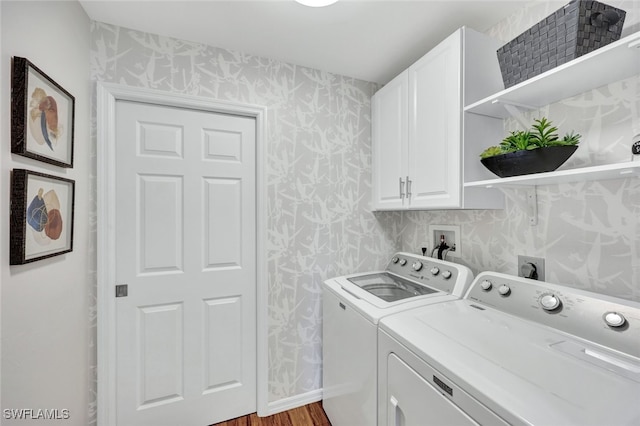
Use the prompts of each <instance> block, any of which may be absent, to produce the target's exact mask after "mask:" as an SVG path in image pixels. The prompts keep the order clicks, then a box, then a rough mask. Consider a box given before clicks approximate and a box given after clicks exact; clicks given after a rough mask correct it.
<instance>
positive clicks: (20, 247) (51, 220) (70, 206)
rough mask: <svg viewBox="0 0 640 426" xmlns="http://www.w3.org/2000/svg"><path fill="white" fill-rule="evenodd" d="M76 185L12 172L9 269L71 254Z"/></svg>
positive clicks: (20, 171)
mask: <svg viewBox="0 0 640 426" xmlns="http://www.w3.org/2000/svg"><path fill="white" fill-rule="evenodd" d="M74 209H75V181H73V180H71V179H66V178H61V177H57V176H52V175H48V174H45V173H39V172H34V171H30V170H24V169H14V170H13V172H12V174H11V217H10V231H9V240H10V256H9V258H10V261H9V264H10V265H23V264H25V263H30V262H35V261H37V260H42V259H46V258H49V257H53V256H58V255H61V254H64V253H69V252H71V251H72V250H73V217H74Z"/></svg>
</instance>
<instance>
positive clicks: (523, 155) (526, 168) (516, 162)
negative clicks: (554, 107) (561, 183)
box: [480, 145, 578, 177]
mask: <svg viewBox="0 0 640 426" xmlns="http://www.w3.org/2000/svg"><path fill="white" fill-rule="evenodd" d="M576 149H578V146H577V145H567V146H548V147H544V148H536V149H532V150H530V151H527V150H524V151H516V152H510V153H508V154H501V155H496V156H493V157H489V158H483V159H481V160H480V161H481V162H482V164H483V165H484V166H485V167H486V168H487V169H489V170H490V171H491V172H492V173H493V174H495V175H497V176H499V177H509V176H520V175H528V174H532V173H544V172H552V171H554V170H555V169H557V168H558V167H560V166H561V165H562V164H563V163H564V162H565V161H567V160H568V159H569V157H571V155H572V154H573V153H574V152H576Z"/></svg>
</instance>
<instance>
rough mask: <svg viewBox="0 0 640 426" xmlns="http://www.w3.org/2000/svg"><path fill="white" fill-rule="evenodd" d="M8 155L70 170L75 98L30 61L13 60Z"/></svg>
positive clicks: (23, 59) (17, 58)
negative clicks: (11, 153) (9, 153)
mask: <svg viewBox="0 0 640 426" xmlns="http://www.w3.org/2000/svg"><path fill="white" fill-rule="evenodd" d="M11 96H12V101H11V152H13V153H15V154H20V155H24V156H25V157H29V158H34V159H36V160H40V161H44V162H45V163H49V164H55V165H56V166H61V167H73V133H74V132H73V123H74V119H73V117H74V108H75V98H74V97H73V96H72V95H71V94H70V93H69V92H67V91H66V90H64V89H63V88H62V86H60V85H59V84H58V83H56V82H55V81H53V80H52V79H51V78H49V77H48V76H47V75H46V74H45V73H44V72H42V71H41V70H40V69H39V68H38V67H36V66H35V65H34V64H32V63H31V62H29V60H27V59H25V58H20V57H17V56H16V57H14V58H13V80H12V91H11Z"/></svg>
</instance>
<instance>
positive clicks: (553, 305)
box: [538, 293, 562, 311]
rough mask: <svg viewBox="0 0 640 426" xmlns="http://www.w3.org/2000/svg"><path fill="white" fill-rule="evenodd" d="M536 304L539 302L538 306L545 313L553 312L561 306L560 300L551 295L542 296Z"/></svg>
mask: <svg viewBox="0 0 640 426" xmlns="http://www.w3.org/2000/svg"><path fill="white" fill-rule="evenodd" d="M538 302H540V306H542V309H544V310H545V311H555V310H556V309H558V308H560V306H562V301H561V300H560V298H559V297H558V296H556V295H555V294H552V293H547V294H543V295H542V296H541V297H540V299H539V300H538Z"/></svg>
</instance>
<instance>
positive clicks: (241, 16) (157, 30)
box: [80, 0, 526, 84]
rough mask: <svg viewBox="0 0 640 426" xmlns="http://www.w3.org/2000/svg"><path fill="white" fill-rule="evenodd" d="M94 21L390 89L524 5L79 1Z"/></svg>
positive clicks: (361, 0)
mask: <svg viewBox="0 0 640 426" xmlns="http://www.w3.org/2000/svg"><path fill="white" fill-rule="evenodd" d="M80 3H81V4H82V6H83V7H84V9H85V10H86V12H87V14H88V15H89V17H90V18H91V19H93V20H96V21H101V22H106V23H109V24H115V25H118V26H122V27H126V28H133V29H136V30H141V31H144V32H149V33H154V34H161V35H166V36H171V37H176V38H180V39H184V40H191V41H197V42H201V43H205V44H208V45H211V46H216V47H221V48H225V49H230V50H237V51H241V52H244V53H248V54H252V55H258V56H263V57H267V58H272V59H277V60H280V61H284V62H289V63H293V64H297V65H303V66H307V67H311V68H316V69H321V70H326V71H329V72H333V73H337V74H342V75H347V76H350V77H355V78H358V79H362V80H367V81H373V82H377V83H383V84H384V83H387V82H388V81H389V80H391V78H393V77H394V76H395V75H397V74H398V73H400V72H401V71H402V70H403V69H405V68H407V67H408V66H409V65H411V64H412V63H413V62H414V61H415V60H417V59H418V58H420V57H421V56H422V55H423V54H424V53H426V52H427V51H429V50H430V49H431V48H432V47H433V46H435V45H436V44H437V43H438V42H440V41H441V40H442V39H444V38H445V37H446V36H447V35H449V34H450V33H452V32H453V31H454V30H455V29H457V28H459V27H461V26H463V25H466V26H468V27H471V28H474V29H476V30H478V31H485V30H486V29H488V28H490V27H491V26H492V25H494V24H496V23H497V22H499V21H501V20H502V19H503V18H505V17H506V16H508V15H510V14H511V13H513V12H514V11H515V10H517V9H519V8H521V7H523V6H524V5H525V4H526V0H501V1H495V0H492V1H489V0H442V1H435V0H413V1H400V0H340V1H338V3H335V4H333V5H331V6H328V7H325V8H311V7H306V6H302V5H300V4H298V3H296V2H294V1H293V0H232V1H221V0H209V1H206V0H199V1H164V0H160V1H158V0H146V1H144V0H143V1H122V0H80Z"/></svg>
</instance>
